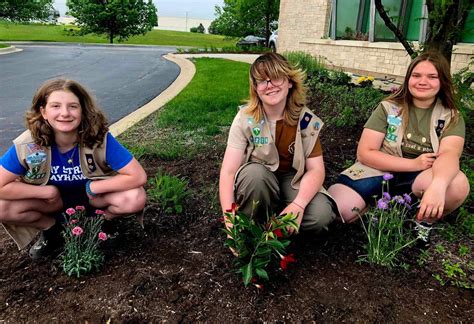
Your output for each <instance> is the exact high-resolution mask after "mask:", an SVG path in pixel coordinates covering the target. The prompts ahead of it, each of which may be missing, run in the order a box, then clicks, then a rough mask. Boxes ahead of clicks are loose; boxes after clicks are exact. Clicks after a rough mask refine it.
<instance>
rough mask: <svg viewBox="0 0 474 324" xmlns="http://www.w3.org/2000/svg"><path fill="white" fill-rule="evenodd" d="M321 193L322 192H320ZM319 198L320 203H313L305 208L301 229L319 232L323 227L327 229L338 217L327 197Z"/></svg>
mask: <svg viewBox="0 0 474 324" xmlns="http://www.w3.org/2000/svg"><path fill="white" fill-rule="evenodd" d="M320 195H321V194H320ZM324 198H325V199H319V201H318V203H311V204H310V205H308V207H307V208H306V210H305V214H304V217H303V221H302V222H301V229H302V230H304V231H312V232H316V233H319V232H321V231H322V230H323V229H325V230H327V229H328V226H329V224H331V223H332V222H333V221H334V219H335V218H336V213H335V211H334V209H333V206H332V204H331V203H330V201H329V199H328V198H327V197H324Z"/></svg>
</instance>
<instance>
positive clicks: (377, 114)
mask: <svg viewBox="0 0 474 324" xmlns="http://www.w3.org/2000/svg"><path fill="white" fill-rule="evenodd" d="M387 126H388V124H387V112H386V111H385V109H384V108H383V105H382V103H380V104H379V105H378V106H377V108H375V110H374V111H373V112H372V115H370V117H369V119H368V120H367V122H366V123H365V125H364V128H368V129H371V130H374V131H377V132H380V133H384V134H385V133H386V132H387Z"/></svg>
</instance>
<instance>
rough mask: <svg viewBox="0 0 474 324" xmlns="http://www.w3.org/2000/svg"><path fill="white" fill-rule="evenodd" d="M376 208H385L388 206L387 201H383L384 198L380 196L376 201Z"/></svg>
mask: <svg viewBox="0 0 474 324" xmlns="http://www.w3.org/2000/svg"><path fill="white" fill-rule="evenodd" d="M377 208H378V209H387V208H388V203H387V201H385V199H383V198H381V199H379V200H378V201H377Z"/></svg>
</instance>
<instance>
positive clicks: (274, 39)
mask: <svg viewBox="0 0 474 324" xmlns="http://www.w3.org/2000/svg"><path fill="white" fill-rule="evenodd" d="M277 41H278V29H277V30H275V31H274V32H273V33H272V34H271V35H270V38H269V39H268V47H270V48H271V49H272V52H274V53H275V52H276V51H277V43H278V42H277Z"/></svg>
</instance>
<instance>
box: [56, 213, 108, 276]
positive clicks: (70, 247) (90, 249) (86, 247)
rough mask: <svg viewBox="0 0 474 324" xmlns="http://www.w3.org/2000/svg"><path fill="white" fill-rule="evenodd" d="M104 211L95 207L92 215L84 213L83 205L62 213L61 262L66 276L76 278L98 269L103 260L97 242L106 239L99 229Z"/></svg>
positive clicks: (105, 235)
mask: <svg viewBox="0 0 474 324" xmlns="http://www.w3.org/2000/svg"><path fill="white" fill-rule="evenodd" d="M103 215H104V211H102V210H99V209H97V210H96V211H95V215H94V216H89V215H86V210H85V207H84V206H76V208H68V209H66V212H65V213H64V217H65V220H66V221H65V223H64V224H63V227H64V232H63V235H64V241H65V242H64V243H65V244H64V251H63V252H62V254H61V262H62V266H63V270H64V272H65V273H66V274H67V275H68V276H72V275H75V276H77V277H78V278H79V277H80V276H81V275H83V274H85V273H88V272H90V271H92V270H98V269H99V268H100V267H101V265H102V263H103V262H104V256H103V255H102V252H101V251H100V250H99V242H100V241H105V240H107V234H105V233H104V232H102V231H101V225H102V223H103V221H104V220H103Z"/></svg>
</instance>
